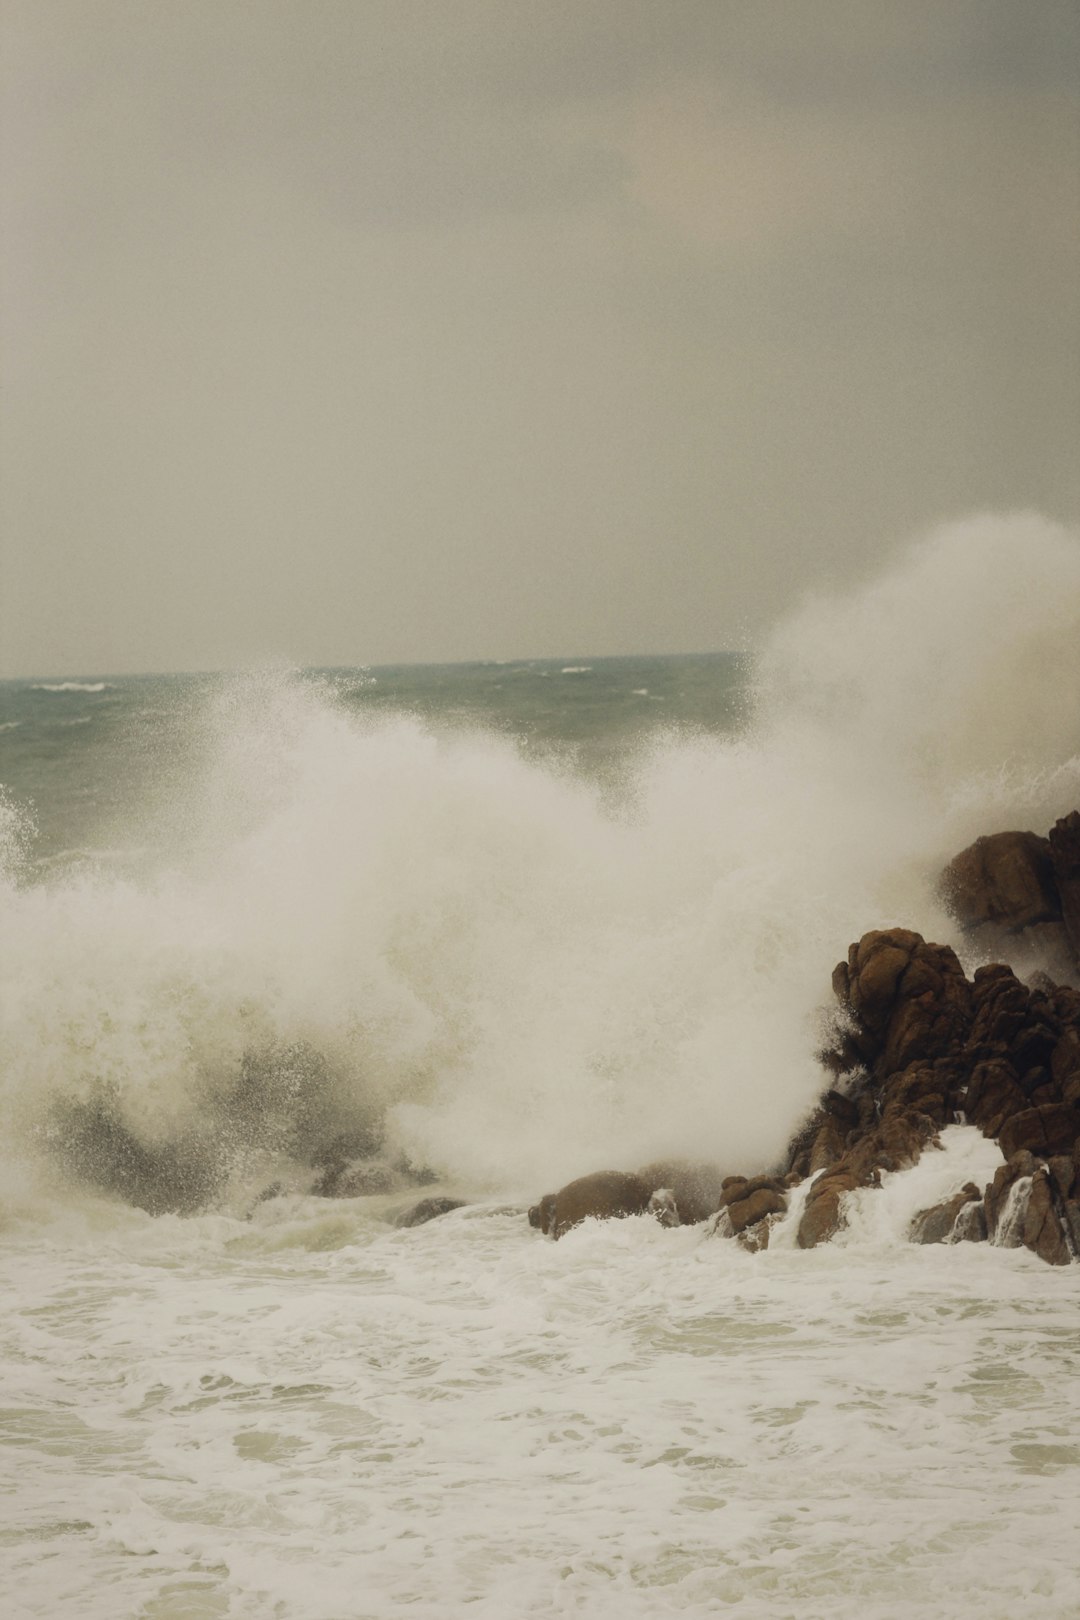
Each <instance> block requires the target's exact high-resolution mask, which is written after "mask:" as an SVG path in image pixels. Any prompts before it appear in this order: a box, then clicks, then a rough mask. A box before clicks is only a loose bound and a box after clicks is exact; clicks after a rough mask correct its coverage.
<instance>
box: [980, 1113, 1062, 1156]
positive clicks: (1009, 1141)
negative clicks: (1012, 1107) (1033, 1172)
mask: <svg viewBox="0 0 1080 1620" xmlns="http://www.w3.org/2000/svg"><path fill="white" fill-rule="evenodd" d="M1078 1136H1080V1109H1077V1108H1075V1107H1073V1106H1072V1105H1070V1104H1069V1103H1050V1104H1049V1105H1048V1106H1046V1107H1044V1108H1025V1109H1023V1110H1022V1112H1020V1113H1017V1114H1013V1115H1011V1116H1010V1118H1009V1119H1007V1120H1006V1121H1005V1123H1004V1124H1003V1125H1002V1127H1001V1130H1000V1132H999V1133H998V1140H999V1141H1000V1143H1001V1151H1002V1152H1003V1153H1004V1154H1005V1156H1006V1158H1010V1159H1011V1158H1012V1156H1013V1154H1014V1153H1018V1152H1019V1151H1020V1150H1021V1149H1022V1148H1026V1149H1027V1150H1028V1151H1029V1152H1030V1153H1037V1154H1039V1156H1040V1157H1041V1158H1044V1159H1047V1158H1050V1157H1052V1156H1053V1155H1054V1154H1057V1153H1069V1154H1071V1153H1072V1149H1073V1144H1074V1143H1075V1142H1076V1139H1077V1137H1078Z"/></svg>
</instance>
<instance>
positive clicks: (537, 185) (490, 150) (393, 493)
mask: <svg viewBox="0 0 1080 1620" xmlns="http://www.w3.org/2000/svg"><path fill="white" fill-rule="evenodd" d="M0 16H2V19H3V21H2V32H3V37H2V40H0V47H2V49H0V55H2V57H3V64H4V66H3V75H4V77H3V129H2V131H0V136H2V157H0V173H2V205H0V206H2V216H0V240H2V252H3V259H4V264H3V282H2V288H0V292H2V300H0V307H2V322H3V329H2V333H0V337H2V342H3V349H2V366H3V386H2V393H0V456H2V468H0V472H2V484H0V490H2V495H0V500H2V510H0V519H2V544H3V552H2V572H0V591H2V605H0V673H4V674H30V673H38V674H44V673H107V672H123V671H134V670H152V669H212V668H222V667H232V666H234V665H237V664H243V663H249V662H253V661H258V660H263V659H266V658H274V659H277V658H284V659H287V660H290V661H295V662H298V663H303V664H357V663H369V662H376V663H377V662H389V661H397V660H443V659H464V658H473V657H477V658H507V657H519V656H534V655H543V654H551V655H556V656H558V655H563V654H570V653H591V654H603V653H618V652H630V651H638V650H642V651H644V650H652V651H671V652H678V651H691V650H707V649H711V648H721V647H725V646H730V645H734V644H742V643H743V642H744V641H745V640H746V638H747V637H748V636H751V637H752V636H753V635H754V634H755V633H757V632H758V631H759V630H760V629H761V628H762V627H763V626H764V625H766V624H767V623H768V622H769V621H770V620H771V619H772V618H773V617H774V616H775V615H776V613H777V612H778V611H780V610H782V609H783V608H784V607H785V606H787V605H788V604H790V603H791V601H792V600H793V598H794V597H796V596H797V595H798V594H800V593H802V592H803V591H805V590H807V589H809V588H813V587H815V586H819V585H826V584H828V583H829V582H830V581H833V580H836V579H837V578H842V577H849V576H851V575H857V576H860V577H861V576H863V575H865V574H866V573H868V572H869V571H871V570H872V569H873V568H874V567H875V566H876V565H877V564H878V563H879V561H880V559H881V558H882V556H884V555H888V554H889V553H890V551H892V550H893V549H895V548H896V547H897V546H898V545H899V544H900V543H901V542H902V541H903V540H904V539H905V538H906V537H908V536H909V535H910V534H911V533H912V532H916V531H919V530H922V529H924V528H925V527H927V526H928V525H930V524H933V523H935V522H937V521H938V520H940V519H944V518H948V517H952V516H957V515H961V514H965V513H968V512H970V511H972V510H974V509H982V508H1002V507H1007V508H1011V507H1018V506H1019V507H1037V508H1039V509H1041V510H1042V511H1044V512H1047V513H1048V514H1049V515H1051V516H1054V517H1058V518H1064V519H1065V520H1066V521H1069V522H1076V521H1077V520H1078V519H1080V457H1078V453H1077V451H1078V443H1080V7H1078V6H1077V5H1076V4H1075V0H168V3H166V0H0Z"/></svg>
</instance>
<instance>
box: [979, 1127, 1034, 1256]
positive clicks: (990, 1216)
mask: <svg viewBox="0 0 1080 1620" xmlns="http://www.w3.org/2000/svg"><path fill="white" fill-rule="evenodd" d="M1038 1168H1039V1166H1038V1161H1037V1160H1036V1159H1035V1158H1034V1156H1033V1155H1032V1154H1030V1153H1028V1152H1026V1151H1021V1152H1019V1153H1015V1154H1013V1156H1012V1158H1011V1159H1009V1160H1008V1162H1007V1163H1005V1164H1003V1165H1000V1166H999V1168H998V1169H997V1171H996V1172H995V1174H994V1179H993V1181H992V1182H991V1183H990V1185H989V1187H987V1189H986V1192H985V1193H984V1195H983V1207H984V1208H985V1210H986V1230H987V1232H988V1233H989V1236H990V1241H991V1242H992V1243H997V1244H1000V1245H1001V1247H1002V1248H1006V1249H1017V1248H1019V1247H1020V1245H1021V1242H1022V1241H1023V1237H1022V1233H1023V1208H1022V1206H1020V1204H1019V1200H1018V1198H1016V1197H1014V1195H1013V1188H1014V1187H1016V1186H1017V1185H1018V1183H1022V1182H1025V1181H1030V1180H1032V1179H1033V1178H1034V1176H1035V1172H1036V1170H1037V1169H1038Z"/></svg>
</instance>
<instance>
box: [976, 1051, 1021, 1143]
mask: <svg viewBox="0 0 1080 1620" xmlns="http://www.w3.org/2000/svg"><path fill="white" fill-rule="evenodd" d="M960 1100H961V1103H962V1106H963V1111H964V1114H965V1116H966V1118H967V1119H968V1121H969V1122H970V1123H971V1124H972V1125H977V1126H978V1127H979V1129H980V1130H981V1131H982V1133H983V1135H984V1136H997V1134H998V1132H999V1131H1000V1130H1001V1127H1002V1126H1003V1125H1004V1123H1005V1121H1006V1120H1007V1119H1009V1118H1010V1116H1011V1115H1013V1114H1017V1113H1020V1112H1021V1111H1022V1110H1023V1109H1024V1108H1026V1107H1027V1104H1028V1099H1027V1097H1026V1096H1025V1094H1024V1091H1023V1089H1022V1088H1021V1085H1020V1081H1019V1080H1018V1078H1017V1075H1016V1071H1015V1069H1014V1068H1013V1066H1012V1064H1011V1063H1010V1062H1009V1061H1008V1059H1007V1058H1003V1057H1002V1058H994V1059H988V1060H987V1061H986V1062H984V1063H977V1064H976V1065H975V1068H974V1069H973V1070H972V1074H971V1079H970V1080H969V1081H968V1085H967V1089H966V1091H965V1092H964V1093H963V1094H962V1097H961V1099H960Z"/></svg>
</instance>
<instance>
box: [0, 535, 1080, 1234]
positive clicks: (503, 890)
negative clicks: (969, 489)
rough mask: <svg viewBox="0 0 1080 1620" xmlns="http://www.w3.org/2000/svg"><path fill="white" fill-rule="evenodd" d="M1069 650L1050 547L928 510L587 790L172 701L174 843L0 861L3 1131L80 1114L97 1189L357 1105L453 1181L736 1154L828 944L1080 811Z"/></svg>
mask: <svg viewBox="0 0 1080 1620" xmlns="http://www.w3.org/2000/svg"><path fill="white" fill-rule="evenodd" d="M1078 644H1080V545H1078V543H1077V541H1076V539H1075V537H1073V536H1071V535H1069V534H1067V533H1065V532H1063V531H1061V530H1059V529H1056V528H1054V527H1053V526H1052V525H1049V524H1047V523H1045V522H1043V521H1042V520H1040V519H1037V518H1034V517H1028V518H1025V517H1019V518H1014V519H983V520H973V521H972V522H969V523H966V524H962V525H959V526H955V527H953V528H951V529H948V530H946V531H943V532H941V533H938V534H936V535H934V536H931V537H930V538H928V539H927V540H925V541H923V542H921V543H920V544H919V545H917V546H916V547H914V548H913V549H912V550H911V551H910V552H909V553H908V554H907V555H906V556H905V557H904V558H903V559H901V561H899V562H898V563H897V564H896V565H895V566H894V567H893V568H892V570H891V571H889V572H888V573H887V574H886V575H885V576H884V577H882V578H880V579H878V580H877V581H874V582H872V583H870V584H867V585H863V586H860V587H858V588H856V589H853V590H851V591H849V592H847V593H845V594H843V595H840V596H837V597H835V598H830V599H822V600H819V601H814V602H810V603H808V604H807V605H806V606H805V607H804V608H803V609H802V610H801V611H800V612H799V613H797V614H795V615H794V616H793V617H792V618H791V619H790V620H789V621H788V622H787V623H785V624H783V625H781V626H780V627H779V628H778V630H777V631H776V633H775V634H774V636H773V637H772V638H771V640H770V642H769V643H768V645H767V646H766V647H765V648H764V649H763V651H762V654H761V657H760V659H759V663H758V674H757V704H756V714H755V719H754V722H753V725H752V727H750V728H749V729H748V730H747V731H746V733H745V734H744V735H742V736H739V737H736V738H732V739H727V740H725V739H719V738H715V737H697V738H694V737H679V736H670V737H667V738H666V739H665V740H663V741H662V742H661V743H659V744H657V745H655V746H654V747H652V748H651V749H650V750H648V751H646V752H645V753H644V754H643V755H642V757H640V758H639V759H638V761H637V763H636V767H635V770H634V772H633V777H632V784H631V788H630V791H629V794H628V797H627V798H626V799H625V800H624V801H623V802H622V803H621V804H620V805H619V806H618V807H616V808H615V809H612V806H611V804H610V801H609V799H608V797H607V796H605V794H604V793H603V792H602V791H601V790H600V789H598V788H597V787H596V785H595V784H592V783H590V782H587V781H585V780H582V779H579V778H574V777H573V776H572V775H570V774H559V773H558V772H557V771H555V770H553V769H551V768H550V767H545V766H542V765H539V764H536V763H530V762H528V761H526V760H525V759H524V758H522V757H521V756H520V755H519V754H518V753H517V752H516V751H515V749H514V747H513V746H512V744H510V743H509V742H508V741H506V740H505V739H496V738H493V737H491V736H484V735H479V734H477V735H474V736H463V735H461V734H460V733H455V734H440V733H438V732H437V731H435V730H433V729H426V728H425V727H424V726H422V725H421V724H419V723H418V722H416V721H414V720H410V719H408V718H405V717H391V718H389V719H383V720H377V721H367V722H365V721H361V720H358V719H357V718H355V717H354V716H350V715H348V714H347V713H346V712H345V711H344V710H343V709H342V708H341V707H340V706H339V705H338V704H336V703H335V701H334V697H333V693H332V691H331V690H329V689H328V690H326V691H323V692H319V691H317V690H313V689H312V688H311V687H310V686H309V685H302V684H299V683H297V682H295V681H290V680H289V678H288V677H285V676H267V677H258V678H252V679H250V680H247V681H239V682H237V683H236V684H235V686H233V687H232V688H231V689H230V691H229V692H228V693H227V695H226V697H225V698H223V699H215V700H213V701H209V700H208V702H207V705H206V707H205V708H204V709H203V710H202V711H201V712H200V713H199V714H198V715H196V716H193V720H192V726H193V728H194V730H195V731H196V732H197V733H198V739H199V746H198V748H193V749H192V759H193V761H195V762H196V765H193V774H192V777H191V779H190V780H189V782H188V783H187V786H186V789H185V791H184V794H183V795H182V799H181V802H180V803H176V804H173V805H172V806H171V807H170V815H171V818H172V821H171V825H172V826H174V827H175V826H177V825H179V824H180V823H181V822H183V824H184V826H185V828H186V832H187V837H186V839H185V846H184V847H185V850H186V853H185V855H184V858H183V860H179V859H178V858H177V857H176V856H175V855H174V854H173V853H172V852H171V850H170V849H169V847H167V829H166V830H165V831H163V829H162V826H160V825H157V826H156V825H155V824H154V822H153V821H152V820H151V821H150V822H148V824H147V826H146V828H145V843H146V846H147V847H148V848H149V849H150V850H153V849H154V848H155V846H156V845H157V846H161V847H159V854H158V856H157V858H156V862H153V863H152V864H151V869H150V874H149V876H147V877H146V878H144V879H142V880H140V881H135V880H126V881H125V880H123V879H119V878H117V877H116V876H115V875H113V874H112V873H110V872H108V871H100V872H93V871H91V872H83V873H82V874H81V875H78V876H71V875H70V874H69V875H67V876H65V877H62V878H58V879H57V881H56V882H55V883H49V882H48V881H46V882H43V883H39V884H37V885H36V886H23V887H19V885H18V883H17V881H16V879H15V878H14V877H13V878H12V879H11V880H10V882H9V884H8V888H7V892H6V894H5V905H6V915H7V924H6V926H7V927H8V929H9V930H10V935H9V940H10V943H9V945H8V946H7V948H6V949H5V953H4V969H3V972H4V977H5V983H4V986H3V999H2V1003H0V1038H2V1043H3V1068H2V1073H3V1081H2V1084H3V1086H4V1095H3V1101H2V1105H0V1106H2V1115H3V1120H4V1126H5V1130H4V1136H5V1140H7V1141H9V1142H10V1141H12V1140H15V1141H16V1142H17V1143H22V1144H26V1143H27V1142H30V1141H33V1142H36V1143H37V1144H39V1145H40V1144H42V1143H44V1144H46V1145H47V1146H48V1145H55V1144H56V1142H57V1140H70V1139H71V1138H72V1134H73V1132H74V1134H75V1136H76V1137H77V1138H78V1140H83V1138H85V1140H86V1141H87V1142H88V1143H89V1144H90V1145H89V1146H88V1147H87V1148H86V1152H85V1154H84V1155H83V1158H84V1161H86V1162H83V1163H82V1164H81V1166H80V1163H79V1162H78V1154H76V1155H75V1158H76V1163H75V1166H74V1168H75V1169H76V1170H80V1169H81V1170H82V1171H85V1170H86V1169H87V1163H88V1162H89V1160H90V1159H92V1158H93V1156H94V1154H95V1153H96V1154H97V1156H98V1159H99V1160H101V1161H102V1162H105V1164H106V1171H105V1172H102V1179H105V1180H108V1177H109V1176H110V1175H113V1179H114V1183H115V1184H116V1185H118V1186H121V1182H119V1181H116V1175H118V1174H119V1172H116V1174H114V1171H115V1166H116V1164H117V1163H118V1162H120V1161H121V1160H124V1159H125V1155H126V1158H127V1160H128V1161H131V1160H132V1159H133V1158H135V1159H138V1157H139V1155H140V1154H142V1155H143V1159H142V1160H140V1163H142V1164H143V1169H144V1173H143V1172H139V1174H142V1179H143V1181H146V1180H152V1179H153V1177H154V1176H155V1174H160V1176H161V1177H162V1178H164V1179H165V1180H168V1178H169V1177H170V1176H171V1177H172V1178H173V1182H175V1185H176V1188H177V1189H179V1190H178V1191H177V1192H176V1196H175V1198H174V1199H173V1202H174V1203H175V1204H177V1205H178V1207H179V1206H182V1205H183V1204H184V1196H183V1188H184V1187H185V1186H187V1187H188V1188H189V1190H190V1198H189V1200H188V1202H189V1203H190V1204H192V1205H196V1204H198V1203H199V1202H201V1201H204V1200H205V1198H206V1197H213V1198H217V1199H222V1198H228V1197H229V1196H230V1193H229V1189H230V1187H240V1188H242V1189H243V1196H247V1190H248V1189H249V1188H250V1186H251V1185H252V1183H253V1180H254V1179H257V1178H258V1176H259V1175H263V1174H268V1173H269V1171H270V1169H271V1168H274V1167H280V1166H281V1165H282V1164H285V1165H288V1164H289V1163H290V1162H297V1161H300V1160H303V1159H304V1157H305V1155H307V1156H308V1157H309V1158H310V1157H311V1155H312V1154H313V1153H316V1152H318V1151H319V1144H320V1142H324V1141H325V1139H328V1138H330V1137H333V1136H334V1135H335V1134H337V1135H342V1134H344V1135H346V1136H347V1135H348V1134H349V1132H350V1131H352V1132H353V1133H354V1134H355V1133H356V1132H358V1131H359V1132H362V1131H363V1130H365V1129H367V1128H368V1127H369V1125H370V1120H371V1118H372V1115H373V1114H376V1115H378V1116H379V1117H380V1118H382V1117H383V1116H385V1121H386V1129H387V1131H388V1133H389V1134H388V1145H389V1151H391V1152H394V1153H401V1154H405V1155H407V1156H408V1157H409V1158H410V1159H412V1160H413V1161H414V1162H417V1163H426V1164H429V1165H431V1166H432V1167H433V1168H434V1169H435V1171H437V1172H438V1173H439V1174H441V1175H444V1176H450V1177H454V1178H456V1179H457V1180H459V1181H464V1182H467V1183H468V1184H470V1185H472V1186H474V1187H485V1186H486V1187H489V1188H497V1187H513V1188H521V1189H524V1188H526V1187H531V1188H532V1189H533V1191H535V1190H537V1189H538V1188H540V1187H543V1186H545V1185H550V1184H557V1183H558V1182H560V1181H565V1180H567V1179H569V1178H571V1177H572V1176H573V1175H575V1174H577V1173H580V1172H582V1171H585V1170H589V1169H592V1168H596V1167H597V1166H598V1165H619V1164H622V1165H632V1164H634V1163H640V1162H642V1161H644V1160H646V1159H649V1158H655V1157H657V1156H658V1155H666V1154H671V1153H677V1152H679V1151H686V1150H689V1151H691V1152H693V1154H694V1155H695V1156H698V1157H700V1156H706V1157H714V1158H715V1159H717V1160H718V1161H719V1162H720V1163H722V1164H725V1165H729V1166H732V1167H736V1166H737V1167H738V1168H740V1169H742V1170H744V1171H746V1170H751V1169H753V1168H754V1167H755V1166H764V1165H766V1164H767V1163H768V1162H770V1161H771V1160H772V1159H773V1158H774V1157H775V1156H776V1155H777V1154H778V1153H779V1152H780V1151H781V1149H782V1147H783V1144H784V1141H785V1140H786V1138H787V1135H788V1133H789V1131H790V1129H791V1127H792V1125H793V1124H794V1123H795V1121H796V1120H797V1119H798V1117H799V1116H800V1115H801V1113H802V1112H803V1111H804V1110H805V1109H806V1108H807V1107H808V1106H809V1105H810V1103H811V1102H812V1100H813V1098H814V1096H815V1094H816V1092H817V1090H818V1088H819V1086H820V1083H821V1077H820V1073H819V1071H818V1069H817V1067H816V1065H815V1063H814V1060H813V1051H814V1049H815V1045H816V1040H817V1035H818V1033H819V1028H818V1021H819V1019H820V1016H821V1014H822V1010H823V1008H826V1007H827V1004H828V978H829V972H830V970H831V967H832V964H833V963H834V962H835V961H836V960H837V959H838V958H839V957H840V956H841V955H842V954H843V953H844V951H845V950H846V947H847V944H848V942H849V941H850V940H851V939H852V938H855V937H857V936H858V935H859V934H861V933H862V932H863V931H864V930H866V929H867V928H870V927H873V926H876V925H888V924H901V925H907V926H914V927H917V928H918V929H920V930H921V931H923V932H924V933H926V934H927V935H929V936H931V937H936V938H938V939H943V940H947V939H949V938H951V936H952V926H951V924H950V921H949V919H948V918H947V917H946V916H945V915H944V913H943V912H942V910H941V908H940V906H939V903H938V901H937V899H936V897H935V894H934V889H933V884H934V879H935V877H936V874H937V871H938V870H939V869H940V866H941V864H942V862H943V861H944V859H946V858H947V857H948V856H949V855H951V854H952V853H953V852H954V851H955V850H956V849H957V848H959V847H961V845H963V844H964V843H965V842H967V841H968V840H969V839H970V838H971V837H973V836H975V835H976V834H977V833H979V832H983V831H986V830H988V829H989V828H993V827H994V826H1000V825H1009V824H1015V823H1017V822H1019V823H1020V824H1025V823H1028V824H1033V825H1037V826H1039V827H1045V826H1046V825H1048V824H1049V823H1050V821H1052V820H1053V819H1054V817H1055V816H1056V815H1058V814H1060V813H1062V812H1063V811H1065V810H1067V809H1068V808H1070V807H1071V806H1072V805H1074V804H1075V803H1076V802H1078V800H1080V763H1078V758H1077V744H1078V739H1080V660H1078V659H1077V657H1076V647H1077V645H1078ZM297 1054H301V1056H300V1057H298V1056H297ZM245 1064H246V1065H247V1067H246V1068H245ZM252 1076H254V1077H255V1078H254V1079H253V1078H252ZM260 1077H261V1078H260ZM245 1088H246V1089H245ZM73 1122H74V1123H73ZM80 1122H81V1123H80ZM88 1122H89V1123H88ZM79 1130H81V1131H82V1132H83V1137H79V1136H78V1132H79ZM103 1144H104V1145H103ZM131 1144H134V1145H133V1146H132V1145H131ZM17 1157H20V1158H25V1154H24V1151H23V1149H22V1148H19V1149H18V1151H17ZM69 1158H70V1155H69ZM46 1162H47V1165H48V1169H47V1172H46V1176H47V1178H48V1177H49V1176H53V1177H54V1176H55V1173H56V1171H55V1164H54V1163H53V1162H52V1161H51V1160H49V1159H48V1156H47V1159H46ZM110 1167H111V1168H110ZM69 1168H71V1165H70V1164H69ZM90 1168H91V1169H92V1168H93V1166H92V1165H91V1166H90ZM136 1168H138V1167H136ZM129 1179H130V1177H129ZM134 1184H138V1185H141V1183H140V1182H139V1175H138V1174H136V1176H135V1183H134ZM144 1201H145V1200H144ZM168 1203H169V1200H168V1199H167V1198H166V1199H163V1200H162V1205H163V1207H168ZM149 1207H154V1204H153V1201H152V1200H151V1201H150V1206H149Z"/></svg>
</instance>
